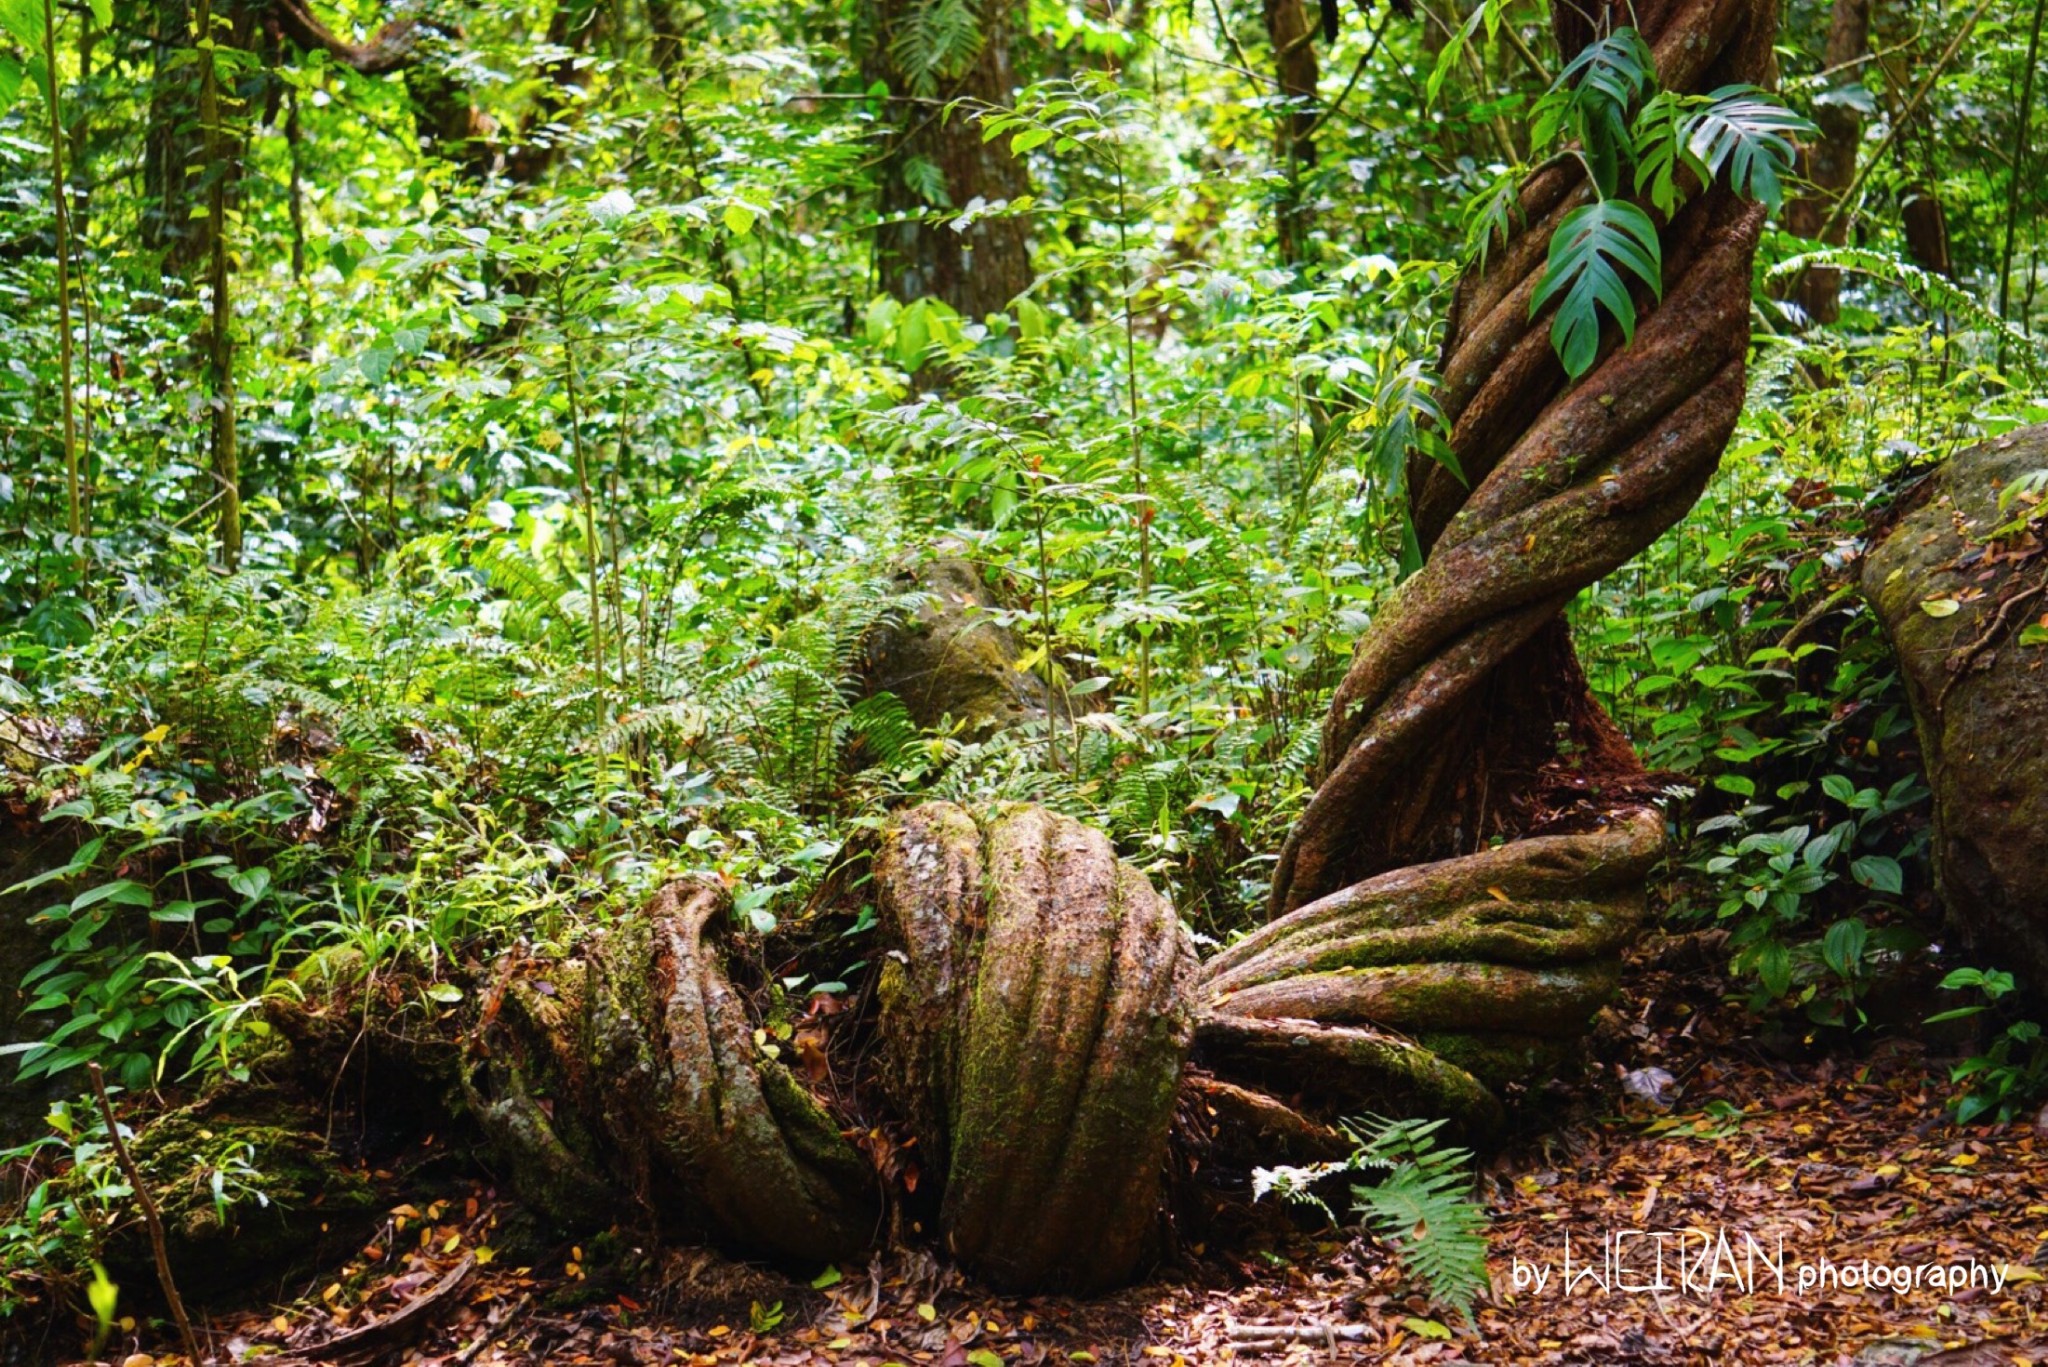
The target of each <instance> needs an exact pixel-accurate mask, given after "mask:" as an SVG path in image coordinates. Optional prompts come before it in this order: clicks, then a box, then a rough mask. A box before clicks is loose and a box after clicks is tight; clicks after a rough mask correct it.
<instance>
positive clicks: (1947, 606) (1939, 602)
mask: <svg viewBox="0 0 2048 1367" xmlns="http://www.w3.org/2000/svg"><path fill="white" fill-rule="evenodd" d="M1962 606H1963V605H1962V604H1961V603H1958V602H1957V601H1956V600H1955V599H1953V598H1929V599H1926V600H1925V601H1923V602H1922V603H1921V604H1920V611H1922V612H1924V613H1926V614H1927V615H1928V616H1929V617H1953V616H1955V615H1956V613H1957V612H1958V611H1959V610H1960V609H1961V608H1962Z"/></svg>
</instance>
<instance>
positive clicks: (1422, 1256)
mask: <svg viewBox="0 0 2048 1367" xmlns="http://www.w3.org/2000/svg"><path fill="white" fill-rule="evenodd" d="M1369 1124H1370V1125H1371V1127H1372V1129H1371V1132H1370V1134H1369V1135H1367V1136H1366V1137H1365V1145H1364V1151H1365V1153H1366V1154H1367V1155H1368V1156H1369V1157H1370V1158H1372V1159H1375V1160H1378V1161H1379V1162H1382V1163H1385V1164H1388V1165H1389V1169H1390V1170H1389V1171H1388V1173H1387V1175H1386V1176H1385V1177H1384V1178H1382V1179H1381V1180H1379V1181H1377V1182H1369V1183H1362V1184H1360V1185H1357V1186H1354V1187H1352V1189H1351V1199H1352V1202H1353V1206H1354V1208H1355V1209H1356V1210H1357V1211H1358V1212H1359V1213H1360V1214H1361V1215H1362V1216H1364V1218H1365V1221H1366V1223H1367V1224H1368V1225H1370V1226H1371V1227H1372V1229H1373V1232H1374V1233H1376V1234H1378V1235H1379V1236H1380V1238H1382V1239H1384V1240H1385V1241H1386V1242H1387V1244H1388V1246H1389V1247H1391V1248H1392V1249H1393V1250H1394V1253H1395V1255H1396V1256H1397V1257H1399V1258H1400V1259H1401V1262H1402V1264H1403V1266H1405V1267H1406V1268H1407V1269H1408V1270H1409V1271H1410V1272H1412V1273H1413V1274H1414V1275H1415V1276H1416V1277H1418V1278H1419V1279H1421V1281H1422V1283H1423V1285H1425V1286H1427V1287H1428V1288H1429V1293H1430V1295H1431V1296H1433V1297H1434V1298H1435V1299H1436V1300H1438V1301H1439V1302H1441V1303H1443V1304H1445V1305H1448V1306H1450V1307H1451V1308H1453V1309H1454V1310H1456V1311H1457V1312H1458V1313H1459V1314H1460V1315H1462V1316H1464V1317H1465V1319H1467V1320H1468V1321H1469V1320H1470V1319H1471V1318H1472V1302H1473V1301H1474V1300H1476V1299H1477V1298H1478V1297H1479V1294H1480V1293H1481V1292H1483V1291H1485V1290H1486V1289H1487V1288H1488V1285H1489V1283H1488V1281H1487V1277H1486V1208H1485V1207H1484V1206H1482V1205H1480V1204H1479V1203H1478V1202H1477V1201H1475V1200H1473V1199H1472V1176H1471V1173H1470V1172H1469V1171H1467V1167H1468V1165H1469V1164H1470V1163H1471V1161H1472V1151H1471V1150H1469V1149H1458V1148H1451V1149H1440V1148H1438V1147H1437V1146H1436V1132H1437V1131H1438V1130H1440V1129H1442V1128H1443V1124H1444V1122H1443V1121H1441V1120H1393V1121H1388V1120H1380V1119H1377V1118H1372V1119H1370V1120H1369Z"/></svg>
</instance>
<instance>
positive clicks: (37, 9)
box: [0, 0, 43, 53]
mask: <svg viewBox="0 0 2048 1367" xmlns="http://www.w3.org/2000/svg"><path fill="white" fill-rule="evenodd" d="M0 29H5V30H6V31H7V32H8V33H9V34H11V35H12V36H13V38H14V40H15V41H16V42H18V43H20V44H21V45H22V46H23V47H25V48H27V49H28V50H29V51H30V52H31V53H40V52H41V51H42V50H43V0H0Z"/></svg>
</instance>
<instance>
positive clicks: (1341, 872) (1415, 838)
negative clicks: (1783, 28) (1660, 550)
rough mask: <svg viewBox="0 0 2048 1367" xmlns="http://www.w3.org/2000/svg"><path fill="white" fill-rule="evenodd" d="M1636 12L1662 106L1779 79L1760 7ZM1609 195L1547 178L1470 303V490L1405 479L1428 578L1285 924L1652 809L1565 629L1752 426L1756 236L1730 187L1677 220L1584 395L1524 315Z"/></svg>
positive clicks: (1459, 442) (1576, 32)
mask: <svg viewBox="0 0 2048 1367" xmlns="http://www.w3.org/2000/svg"><path fill="white" fill-rule="evenodd" d="M1615 13H1619V12H1618V11H1616V12H1615ZM1633 13H1634V15H1635V17H1636V21H1637V22H1638V23H1639V24H1640V25H1641V29H1642V32H1643V34H1644V36H1645V38H1646V39H1648V41H1649V42H1650V44H1651V47H1652V49H1653V50H1654V52H1655V54H1656V58H1657V66H1658V73H1659V76H1660V78H1661V80H1662V83H1663V86H1664V88H1665V89H1669V90H1680V91H1692V92H1698V91H1704V90H1711V89H1713V88H1715V87H1717V86H1720V85H1724V84H1728V83H1731V82H1737V81H1749V82H1761V81H1762V80H1763V79H1765V77H1766V76H1767V75H1768V72H1769V66H1770V40H1771V33H1772V28H1773V25H1772V17H1771V11H1770V10H1769V8H1768V6H1767V5H1765V4H1764V3H1763V0H1666V3H1663V4H1657V5H1647V6H1645V5H1638V6H1636V7H1635V8H1634V11H1633ZM1555 14H1556V16H1557V26H1558V31H1559V33H1558V36H1559V47H1560V50H1562V51H1563V52H1565V53H1567V54H1570V53H1574V52H1576V51H1578V50H1579V48H1580V47H1582V46H1583V45H1584V44H1585V43H1587V42H1589V41H1591V40H1592V38H1593V37H1594V36H1595V34H1594V29H1593V28H1592V26H1591V23H1592V21H1591V20H1589V18H1588V16H1586V15H1585V14H1583V13H1581V12H1580V11H1579V10H1577V9H1576V8H1575V7H1570V6H1560V7H1559V8H1558V9H1557V10H1556V11H1555ZM1609 17H1610V18H1612V15H1611V14H1610V16H1609ZM1599 18H1600V16H1593V19H1596V20H1597V19H1599ZM1591 194H1592V191H1591V188H1590V186H1588V185H1587V184H1586V182H1585V178H1584V172H1583V170H1582V168H1581V167H1580V165H1579V163H1578V162H1577V161H1576V160H1562V159H1560V160H1558V161H1554V162H1552V163H1550V164H1548V165H1546V166H1544V167H1543V168H1541V169H1539V170H1538V171H1537V172H1536V173H1535V174H1534V175H1533V176H1532V177H1531V178H1530V179H1529V181H1528V182H1527V183H1526V184H1525V185H1524V186H1523V188H1522V192H1521V215H1520V222H1521V224H1522V225H1523V226H1522V227H1521V229H1520V230H1519V231H1518V232H1516V233H1515V234H1514V235H1513V237H1512V238H1511V239H1510V240H1509V241H1507V242H1506V243H1504V244H1500V245H1498V246H1497V248H1496V250H1495V251H1494V252H1493V253H1491V254H1490V255H1489V257H1488V266H1487V269H1486V270H1485V271H1484V272H1483V273H1480V274H1476V275H1470V276H1467V277H1466V278H1465V279H1464V280H1463V281H1462V282H1461V283H1460V285H1459V287H1458V291H1457V295H1456V298H1455V301H1454V303H1453V306H1452V312H1451V320H1450V327H1449V331H1448V334H1447V336H1446V338H1445V343H1444V349H1443V358H1442V362H1441V366H1440V369H1441V372H1442V381H1441V387H1440V389H1439V392H1438V399H1439V401H1440V403H1441V405H1442V407H1443V410H1444V412H1445V414H1446V416H1447V417H1448V418H1449V419H1450V422H1451V431H1450V445H1451V448H1452V450H1453V451H1454V452H1455V453H1456V455H1457V458H1458V462H1459V465H1460V467H1461V469H1462V470H1463V472H1464V475H1465V477H1466V479H1468V480H1470V481H1471V486H1470V488H1469V491H1468V489H1467V487H1466V485H1464V484H1463V483H1461V482H1460V481H1459V480H1458V479H1457V478H1456V477H1455V476H1453V475H1452V474H1451V473H1450V472H1449V471H1448V470H1446V469H1444V468H1443V467H1442V466H1439V465H1437V464H1435V463H1433V462H1429V461H1426V460H1422V459H1421V458H1419V457H1418V458H1417V459H1415V460H1413V461H1411V464H1410V471H1409V484H1410V490H1411V500H1410V501H1411V509H1412V513H1413V516H1414V520H1415V525H1416V531H1417V536H1418V539H1419V540H1420V542H1421V545H1422V547H1423V549H1424V551H1425V553H1426V555H1427V559H1426V560H1425V562H1424V564H1423V566H1422V568H1421V569H1420V570H1419V571H1418V572H1417V573H1416V574H1415V575H1414V576H1413V577H1412V578H1410V579H1409V580H1407V581H1406V582H1405V583H1404V584H1402V585H1401V587H1400V589H1399V590H1398V591H1397V592H1396V593H1395V594H1394V596H1393V597H1392V599H1391V600H1390V601H1389V602H1388V603H1387V605H1386V606H1385V608H1384V609H1382V611H1381V612H1380V614H1379V616H1378V617H1377V618H1375V620H1374V621H1373V624H1372V627H1371V629H1370V630H1369V631H1368V632H1367V633H1366V635H1365V636H1364V637H1363V638H1362V639H1361V640H1360V641H1359V644H1358V648H1357V652H1356V654H1355V656H1354V657H1353V660H1352V663H1351V667H1350V669H1349V671H1348V672H1347V674H1346V675H1345V678H1344V680H1343V682H1342V683H1341V684H1340V685H1339V686H1338V688H1337V692H1336V695H1335V697H1334V698H1333V699H1332V702H1331V706H1330V713H1329V716H1328V718H1327V719H1326V720H1325V722H1324V725H1323V746H1322V753H1321V759H1320V761H1319V764H1320V768H1319V773H1318V775H1317V777H1318V788H1317V791H1316V794H1315V797H1314V798H1313V799H1312V800H1311V802H1310V804H1309V807H1308V809H1307V811H1306V812H1304V813H1303V815H1302V818H1301V820H1300V822H1299V823H1298V824H1297V825H1296V826H1295V829H1294V831H1293V832H1292V833H1291V834H1290V836H1289V838H1288V841H1287V844H1286V846H1285V848H1284V849H1283V850H1282V852H1281V856H1280V862H1279V866H1278V868H1277V870H1276V872H1275V876H1274V881H1273V891H1272V897H1271V903H1270V908H1271V911H1272V914H1273V915H1275V916H1281V915H1285V914H1287V913H1289V912H1292V911H1294V910H1296V909H1297V908H1300V907H1303V906H1306V905H1308V904H1309V903H1312V902H1314V901H1315V900H1316V899H1318V898H1321V897H1326V896H1328V895H1329V894H1331V893H1335V892H1338V891H1339V890H1341V889H1343V888H1345V887H1347V886H1349V885H1351V884H1354V883H1357V882H1359V881H1360V880H1362V879H1366V878H1370V877H1372V876H1374V875H1375V874H1379V873H1382V872H1384V871H1386V870H1388V869H1391V868H1396V867H1400V866H1402V865H1405V864H1409V863H1413V862H1416V861H1418V860H1425V859H1439V858H1446V857H1453V856H1458V855H1465V854H1469V853H1471V852H1472V851H1475V850H1477V849H1480V848H1481V847H1482V846H1484V845H1485V844H1486V843H1487V842H1488V841H1489V840H1492V839H1496V838H1503V837H1505V838H1513V837H1516V836H1520V835H1525V834H1528V833H1531V832H1534V831H1541V830H1556V829H1567V830H1579V831H1586V830H1590V829H1594V828H1598V827H1600V826H1601V825H1603V824H1609V823H1612V822H1616V821H1620V820H1622V819H1621V818H1620V817H1619V815H1618V814H1620V813H1622V812H1625V811H1627V810H1630V809H1633V808H1634V807H1636V806H1639V805H1640V803H1641V802H1642V800H1643V799H1645V798H1646V797H1647V796H1648V795H1649V792H1650V790H1651V789H1650V785H1649V783H1648V782H1647V781H1646V778H1645V776H1644V775H1643V773H1642V770H1641V767H1640V765H1639V764H1638V763H1637V762H1636V759H1635V756H1634V753H1633V751H1632V750H1631V749H1630V747H1629V746H1628V744H1627V742H1626V741H1625V739H1623V737H1622V736H1621V735H1620V734H1619V732H1618V731H1617V730H1616V729H1615V728H1614V726H1613V723H1612V722H1611V721H1609V720H1608V719H1607V718H1606V717H1605V716H1604V715H1602V713H1601V711H1600V708H1599V705H1598V703H1597V702H1595V701H1594V700H1593V698H1592V697H1591V696H1590V694H1589V693H1588V692H1587V689H1586V685H1585V681H1584V677H1583V675H1582V674H1581V673H1580V671H1579V669H1578V666H1577V664H1576V662H1575V660H1574V659H1573V657H1572V650H1571V643H1570V640H1569V639H1568V637H1567V636H1566V634H1565V628H1564V625H1563V621H1562V618H1561V613H1562V611H1563V609H1564V607H1565V605H1566V604H1567V603H1568V602H1569V601H1570V600H1571V598H1572V597H1573V596H1574V595H1575V594H1577V593H1578V592H1579V590H1581V589H1583V588H1585V587H1586V586H1587V585H1589V584H1591V583H1592V582H1594V581H1595V580H1597V579H1598V578H1600V577H1601V576H1602V575H1605V574H1607V573H1609V572H1611V571H1613V570H1614V569H1616V568H1618V567H1620V566H1621V565H1622V564H1624V563H1626V562H1627V561H1628V560H1629V559H1630V558H1631V557H1632V556H1634V555H1635V554H1636V553H1637V552H1638V551H1640V550H1641V549H1643V548H1644V547H1645V546H1647V545H1649V544H1650V543H1651V542H1652V541H1654V540H1655V539H1656V538H1657V537H1658V536H1659V535H1660V534H1662V533H1663V531H1664V530H1665V529H1666V528H1668V527H1670V526H1672V525H1673V524H1674V523H1676V522H1677V521H1678V520H1679V519H1680V518H1681V517H1683V516H1684V515H1685V513H1686V510H1687V509H1689V508H1690V507H1691V506H1692V504H1693V501H1694V500H1695V499H1696V498H1697V497H1698V496H1699V494H1700V491H1701V490H1702V489H1703V488H1704V487H1705V485H1706V482H1707V480H1708V478H1709V477H1710V476H1711V475H1712V474H1713V472H1714V469H1715V467H1716V465H1717V464H1718V463H1719V461H1720V456H1721V449H1722V447H1723V446H1724V445H1725V444H1726V442H1727V439H1728V435H1729V433H1730V432H1732V431H1733V430H1734V425H1735V420H1736V417H1737V415H1738V414H1739V412H1740V409H1741V405H1742V392H1743V391H1742V373H1743V356H1744V352H1745V350H1746V349H1747V346H1748V342H1749V321H1748V320H1749V273H1750V263H1751V260H1752V259H1753V257H1754V254H1755V249H1756V241H1757V235H1758V232H1759V230H1760V229H1761V226H1762V221H1763V215H1762V211H1761V210H1760V209H1759V208H1757V207H1756V206H1754V205H1749V204H1745V203H1743V202H1742V201H1740V200H1738V199H1737V198H1736V197H1735V196H1734V195H1732V194H1731V193H1729V192H1728V191H1727V190H1726V189H1725V188H1722V187H1718V186H1717V187H1714V188H1711V189H1709V190H1708V191H1706V192H1705V193H1704V194H1700V195H1697V196H1695V197H1694V198H1693V199H1692V200H1691V201H1690V202H1689V203H1687V204H1685V205H1683V206H1682V207H1681V208H1679V209H1678V211H1677V213H1676V215H1675V217H1673V218H1672V219H1671V221H1670V222H1668V223H1666V224H1665V225H1663V227H1662V230H1661V233H1660V236H1661V238H1662V248H1663V262H1664V271H1663V279H1664V292H1663V298H1662V300H1661V301H1658V300H1653V299H1650V298H1648V297H1647V291H1643V292H1642V293H1643V294H1644V295H1645V296H1646V297H1644V298H1642V299H1641V300H1639V305H1638V306H1639V310H1640V313H1639V317H1640V322H1639V324H1638V326H1637V329H1636V335H1635V340H1634V342H1633V343H1632V344H1630V345H1629V346H1627V347H1625V348H1624V347H1620V346H1619V345H1618V343H1619V341H1620V338H1619V336H1618V333H1617V331H1616V330H1615V329H1614V328H1613V327H1612V326H1611V325H1610V326H1609V328H1608V329H1607V334H1608V335H1607V336H1606V338H1605V339H1604V341H1603V349H1604V354H1603V357H1602V359H1601V360H1600V362H1599V363H1598V364H1597V365H1596V367H1595V368H1594V370H1593V371H1592V372H1591V373H1589V374H1588V375H1586V376H1585V377H1584V378H1582V379H1581V380H1580V381H1579V382H1578V383H1576V384H1571V383H1568V382H1567V380H1566V376H1565V373H1564V371H1563V368H1562V367H1561V366H1560V365H1559V363H1558V361H1557V358H1556V356H1555V355H1554V353H1553V352H1552V349H1551V344H1550V339H1549V336H1548V325H1549V321H1550V320H1549V313H1548V310H1545V311H1543V312H1541V313H1539V314H1538V315H1537V316H1536V317H1534V318H1533V319H1532V318H1531V317H1530V316H1529V299H1530V297H1531V295H1532V294H1533V292H1534V290H1535V288H1536V286H1537V284H1538V282H1539V281H1540V279H1541V277H1542V274H1543V268H1544V262H1545V256H1546V252H1547V248H1548V244H1549V240H1550V236H1551V232H1552V230H1553V229H1554V228H1555V227H1556V226H1557V224H1558V222H1559V221H1560V220H1561V219H1562V218H1563V217H1564V215H1565V214H1567V213H1568V212H1570V211H1571V210H1572V209H1574V208H1576V207H1578V206H1579V205H1581V204H1584V203H1586V202H1588V200H1589V199H1590V198H1591ZM1622 824H1625V821H1623V823H1622Z"/></svg>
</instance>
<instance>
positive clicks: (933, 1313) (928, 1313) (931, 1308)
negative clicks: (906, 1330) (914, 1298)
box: [917, 1301, 939, 1324]
mask: <svg viewBox="0 0 2048 1367" xmlns="http://www.w3.org/2000/svg"><path fill="white" fill-rule="evenodd" d="M917 1317H918V1318H919V1319H921V1320H923V1321H924V1322H925V1323H926V1324H930V1323H931V1322H932V1321H933V1320H935V1319H937V1318H938V1317H939V1311H938V1307H937V1306H935V1305H933V1304H932V1303H931V1302H930V1301H926V1302H925V1303H924V1304H923V1305H920V1306H918V1307H917Z"/></svg>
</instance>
